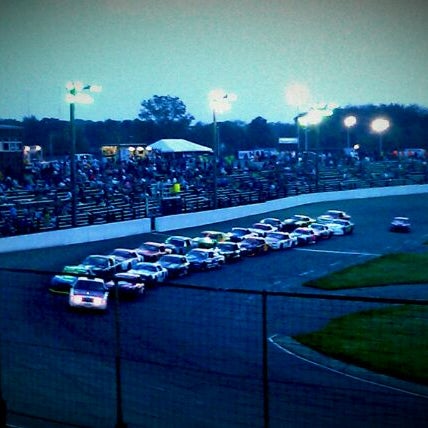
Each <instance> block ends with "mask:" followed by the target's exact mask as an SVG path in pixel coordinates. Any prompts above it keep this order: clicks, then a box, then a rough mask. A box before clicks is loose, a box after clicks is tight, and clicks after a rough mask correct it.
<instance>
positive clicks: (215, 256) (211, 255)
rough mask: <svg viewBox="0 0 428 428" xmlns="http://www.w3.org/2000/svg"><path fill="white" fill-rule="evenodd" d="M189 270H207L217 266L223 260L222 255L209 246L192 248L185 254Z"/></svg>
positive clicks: (222, 262)
mask: <svg viewBox="0 0 428 428" xmlns="http://www.w3.org/2000/svg"><path fill="white" fill-rule="evenodd" d="M187 260H189V263H190V269H191V270H209V269H215V268H219V267H220V266H221V265H222V264H224V262H225V258H224V256H222V255H221V254H219V253H218V252H217V251H216V250H215V249H213V248H211V249H208V248H194V249H193V250H191V251H189V253H188V254H187Z"/></svg>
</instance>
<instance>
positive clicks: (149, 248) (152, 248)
mask: <svg viewBox="0 0 428 428" xmlns="http://www.w3.org/2000/svg"><path fill="white" fill-rule="evenodd" d="M140 249H141V250H147V251H159V247H158V246H157V245H154V244H142V245H140Z"/></svg>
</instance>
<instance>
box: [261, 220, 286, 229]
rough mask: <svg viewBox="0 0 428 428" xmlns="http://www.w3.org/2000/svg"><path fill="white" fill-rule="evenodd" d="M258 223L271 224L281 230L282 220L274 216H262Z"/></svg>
mask: <svg viewBox="0 0 428 428" xmlns="http://www.w3.org/2000/svg"><path fill="white" fill-rule="evenodd" d="M259 223H262V224H270V225H271V226H273V227H274V228H275V229H276V230H279V231H280V232H281V231H282V229H283V227H284V224H283V222H282V221H281V220H280V219H279V218H274V217H266V218H263V219H261V220H260V221H259Z"/></svg>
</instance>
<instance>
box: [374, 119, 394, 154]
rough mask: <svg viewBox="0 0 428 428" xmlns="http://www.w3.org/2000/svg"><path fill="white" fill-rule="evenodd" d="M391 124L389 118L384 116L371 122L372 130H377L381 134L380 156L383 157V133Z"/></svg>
mask: <svg viewBox="0 0 428 428" xmlns="http://www.w3.org/2000/svg"><path fill="white" fill-rule="evenodd" d="M389 126H390V123H389V120H388V119H385V118H383V117H378V118H376V119H374V120H373V121H372V123H371V124H370V127H371V129H372V131H374V132H376V134H378V135H379V156H380V157H382V152H383V147H382V143H383V141H382V140H383V134H384V133H385V131H386V130H387V129H388V128H389Z"/></svg>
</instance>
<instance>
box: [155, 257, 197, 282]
mask: <svg viewBox="0 0 428 428" xmlns="http://www.w3.org/2000/svg"><path fill="white" fill-rule="evenodd" d="M159 264H160V265H162V266H163V267H164V268H165V269H166V270H167V271H168V276H169V277H171V278H172V277H178V276H185V275H187V274H188V273H189V268H190V263H189V260H187V257H186V256H185V255H182V254H165V255H164V256H162V257H161V258H160V259H159Z"/></svg>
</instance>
